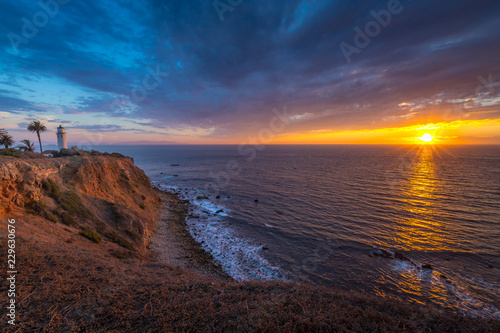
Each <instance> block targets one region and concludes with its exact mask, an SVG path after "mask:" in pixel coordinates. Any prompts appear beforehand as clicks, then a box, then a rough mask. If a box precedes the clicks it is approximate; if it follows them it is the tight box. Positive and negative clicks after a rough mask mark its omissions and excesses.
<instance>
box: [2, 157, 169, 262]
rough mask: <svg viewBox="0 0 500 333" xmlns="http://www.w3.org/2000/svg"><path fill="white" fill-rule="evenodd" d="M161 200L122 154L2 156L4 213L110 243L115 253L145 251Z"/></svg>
mask: <svg viewBox="0 0 500 333" xmlns="http://www.w3.org/2000/svg"><path fill="white" fill-rule="evenodd" d="M159 204H160V198H159V196H158V194H157V193H156V192H155V191H154V190H153V188H152V186H151V182H150V180H149V178H148V177H147V176H146V175H145V173H144V172H143V171H142V170H141V169H139V168H138V167H136V166H135V165H134V162H133V160H132V159H131V158H128V157H124V156H120V155H118V154H117V155H116V156H112V155H108V156H71V157H61V158H39V159H19V158H13V157H0V217H4V216H6V217H8V218H14V217H18V218H19V217H20V220H21V221H25V222H27V221H32V223H31V224H32V225H35V224H36V225H40V226H41V225H44V224H54V226H51V227H55V229H58V228H57V227H56V226H60V229H64V230H74V231H78V232H79V233H80V234H81V235H84V236H88V238H90V239H91V240H93V241H95V242H97V243H99V242H101V241H109V242H110V243H114V244H116V245H117V246H112V247H111V248H112V249H111V250H113V251H114V252H113V253H114V254H115V255H116V256H136V255H141V254H144V252H145V250H146V247H147V245H148V243H149V239H150V237H151V235H152V230H153V227H154V221H155V218H156V216H157V215H158V209H159ZM3 219H5V218H3ZM63 227H64V228H63ZM53 231H55V230H53ZM57 234H58V233H57V232H56V235H57Z"/></svg>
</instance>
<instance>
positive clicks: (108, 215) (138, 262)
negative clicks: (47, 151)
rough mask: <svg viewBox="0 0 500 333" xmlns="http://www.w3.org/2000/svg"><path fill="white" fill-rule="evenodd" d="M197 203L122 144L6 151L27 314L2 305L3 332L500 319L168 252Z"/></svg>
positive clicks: (18, 297)
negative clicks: (58, 153) (80, 151)
mask: <svg viewBox="0 0 500 333" xmlns="http://www.w3.org/2000/svg"><path fill="white" fill-rule="evenodd" d="M186 205H188V203H187V202H185V201H183V200H181V199H179V198H178V197H176V196H175V195H174V194H172V193H167V192H159V191H158V190H155V189H154V188H153V187H152V186H151V182H150V180H149V178H148V177H147V176H146V175H145V173H144V172H143V171H142V170H141V169H139V168H138V167H136V166H135V165H134V161H133V160H132V159H131V158H128V157H124V156H121V155H119V154H111V155H110V154H107V155H104V154H102V155H97V156H71V157H62V158H33V159H28V158H14V157H2V156H0V257H1V258H4V259H3V260H4V261H7V257H8V248H7V240H8V239H10V238H8V236H7V235H8V229H10V228H9V226H8V225H9V224H15V245H16V246H15V269H16V272H17V273H16V276H15V296H14V297H11V296H9V299H10V300H15V313H16V317H15V325H10V324H8V323H7V319H8V318H7V317H6V316H5V312H4V311H2V320H1V322H0V332H21V331H23V332H173V331H182V332H264V331H267V332H498V331H499V329H500V321H498V320H495V319H485V318H472V317H468V316H465V315H463V314H460V313H456V312H452V311H445V310H443V309H435V308H431V307H423V306H419V305H415V304H409V303H406V302H402V301H401V300H397V299H392V298H389V297H381V296H375V295H370V294H368V293H366V292H365V293H360V292H356V291H343V290H340V289H338V288H336V287H326V286H314V285H310V284H303V283H297V282H293V281H257V280H255V281H244V282H236V281H234V280H231V279H225V278H222V277H217V276H216V275H210V274H209V275H203V274H200V273H199V271H197V270H195V269H190V268H189V267H188V266H186V267H181V266H179V265H175V264H169V263H166V262H165V261H162V260H160V258H161V256H162V255H164V256H168V255H172V252H176V251H175V250H176V249H175V247H176V246H182V243H183V242H182V241H174V238H175V237H176V236H175V234H179V235H184V236H182V237H184V238H183V239H186V238H188V237H189V235H186V234H188V233H187V231H186V230H185V229H183V223H184V221H185V214H186V212H187V211H188V209H187V208H186ZM12 221H14V222H12ZM160 226H161V228H163V229H164V230H162V229H161V228H160ZM175 229H178V230H177V231H175ZM157 231H158V232H157ZM166 231H169V232H172V235H171V237H170V238H168V239H167V242H170V244H165V243H164V242H163V243H162V242H159V243H155V239H157V238H158V236H161V237H164V235H165V233H162V232H166ZM153 234H155V237H152V236H153ZM9 235H10V234H9ZM182 237H181V238H182ZM187 243H189V242H187ZM167 245H171V246H170V247H169V246H167ZM159 247H161V248H162V249H163V253H158V252H162V251H160V250H159ZM155 249H156V251H157V252H155ZM185 249H188V250H189V251H191V254H190V253H187V252H186V251H184V252H183V251H177V252H178V253H179V258H180V259H179V260H181V259H182V258H181V257H188V256H189V257H200V255H198V254H197V252H196V251H199V250H200V249H196V246H195V245H193V244H191V245H190V244H188V245H187V246H186V247H185ZM190 249H191V250H190ZM189 251H188V252H189ZM180 254H182V255H180ZM4 267H6V265H5V266H4ZM6 271H7V269H4V270H3V275H2V276H3V277H2V279H1V280H0V291H1V293H0V304H1V306H2V308H3V309H5V308H6V307H7V302H8V299H7V297H6V295H7V292H6V291H7V290H10V289H9V288H12V282H9V281H8V280H7V278H4V276H5V275H6ZM11 281H13V280H11Z"/></svg>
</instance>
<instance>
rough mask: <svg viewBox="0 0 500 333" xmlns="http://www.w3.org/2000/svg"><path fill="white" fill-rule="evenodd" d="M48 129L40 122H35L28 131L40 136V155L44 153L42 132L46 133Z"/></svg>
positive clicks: (29, 126)
mask: <svg viewBox="0 0 500 333" xmlns="http://www.w3.org/2000/svg"><path fill="white" fill-rule="evenodd" d="M46 130H47V127H45V125H44V124H42V123H41V122H40V121H39V120H34V121H32V122H31V123H30V124H29V125H28V131H30V132H32V133H35V132H36V135H38V142H40V153H43V149H42V139H40V132H45V131H46Z"/></svg>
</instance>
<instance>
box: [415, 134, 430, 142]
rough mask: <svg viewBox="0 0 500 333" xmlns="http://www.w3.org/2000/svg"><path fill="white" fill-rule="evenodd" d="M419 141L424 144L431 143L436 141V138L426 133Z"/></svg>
mask: <svg viewBox="0 0 500 333" xmlns="http://www.w3.org/2000/svg"><path fill="white" fill-rule="evenodd" d="M419 139H420V141H423V142H431V141H432V139H434V137H433V136H432V135H430V134H429V133H425V134H424V135H422V136H421V137H420V138H419Z"/></svg>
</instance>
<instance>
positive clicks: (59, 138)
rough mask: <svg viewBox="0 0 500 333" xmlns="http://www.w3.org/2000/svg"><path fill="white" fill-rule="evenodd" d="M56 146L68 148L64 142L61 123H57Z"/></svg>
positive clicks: (64, 134) (64, 135)
mask: <svg viewBox="0 0 500 333" xmlns="http://www.w3.org/2000/svg"><path fill="white" fill-rule="evenodd" d="M57 148H58V149H59V150H61V149H68V145H67V144H66V132H65V131H64V127H62V125H59V127H58V128H57Z"/></svg>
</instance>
